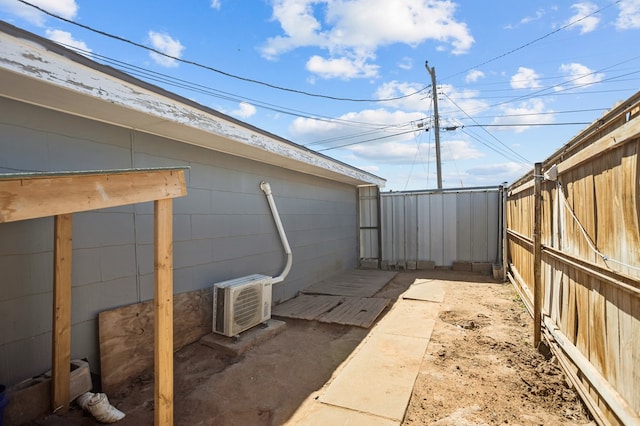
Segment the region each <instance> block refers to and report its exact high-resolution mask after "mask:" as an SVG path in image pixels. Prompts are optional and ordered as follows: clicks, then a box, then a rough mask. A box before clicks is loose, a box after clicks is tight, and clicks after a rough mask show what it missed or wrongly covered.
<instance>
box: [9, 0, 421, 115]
mask: <svg viewBox="0 0 640 426" xmlns="http://www.w3.org/2000/svg"><path fill="white" fill-rule="evenodd" d="M18 1H19V2H20V3H23V4H25V5H27V6H29V7H32V8H34V9H37V10H38V11H40V12H42V13H44V14H45V15H48V16H51V17H52V18H55V19H59V20H61V21H64V22H67V23H69V24H71V25H75V26H77V27H80V28H83V29H85V30H88V31H91V32H94V33H96V34H100V35H102V36H105V37H109V38H112V39H114V40H118V41H121V42H123V43H127V44H130V45H132V46H135V47H139V48H141V49H145V50H147V51H149V52H153V53H155V54H158V55H161V56H164V57H165V58H169V59H172V60H174V61H178V62H181V63H184V64H188V65H193V66H195V67H198V68H203V69H206V70H208V71H213V72H215V73H218V74H221V75H224V76H225V77H230V78H234V79H236V80H240V81H244V82H247V83H253V84H258V85H261V86H266V87H269V88H271V89H276V90H281V91H284V92H290V93H296V94H299V95H305V96H311V97H315V98H323V99H330V100H334V101H347V102H391V101H397V100H400V99H406V98H409V97H411V96H415V95H417V94H420V93H422V92H424V91H425V90H426V89H427V88H428V86H425V87H423V88H422V89H420V90H418V91H416V92H413V93H409V94H408V95H402V96H397V97H394V98H384V99H356V98H343V97H339V96H330V95H322V94H320V93H312V92H307V91H304V90H298V89H291V88H288V87H283V86H278V85H275V84H271V83H267V82H264V81H261V80H256V79H253V78H248V77H242V76H239V75H236V74H232V73H229V72H226V71H222V70H219V69H217V68H214V67H212V66H209V65H204V64H201V63H199V62H195V61H191V60H187V59H182V58H178V57H177V56H172V55H169V54H167V53H164V52H162V51H160V50H158V49H154V48H153V47H149V46H145V45H144V44H141V43H138V42H135V41H132V40H129V39H127V38H124V37H121V36H118V35H115V34H111V33H108V32H106V31H102V30H98V29H96V28H93V27H91V26H89V25H85V24H81V23H79V22H76V21H73V20H71V19H67V18H64V17H62V16H59V15H56V14H55V13H52V12H49V11H47V10H45V9H43V8H41V7H39V6H36V5H34V4H32V3H29V2H27V1H25V0H18Z"/></svg>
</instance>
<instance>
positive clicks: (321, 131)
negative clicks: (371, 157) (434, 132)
mask: <svg viewBox="0 0 640 426" xmlns="http://www.w3.org/2000/svg"><path fill="white" fill-rule="evenodd" d="M423 118H424V114H423V113H420V112H403V111H388V110H386V109H383V108H380V109H375V110H363V111H358V112H350V113H347V114H343V115H342V116H340V117H338V118H336V119H335V120H332V121H321V120H315V119H313V118H301V117H299V118H296V119H295V120H294V121H293V122H292V123H291V125H290V126H289V132H290V133H291V135H293V137H294V140H295V141H296V142H299V143H303V144H307V143H313V144H314V146H313V148H314V149H316V148H317V147H318V146H319V145H320V144H319V143H318V142H320V141H325V140H328V139H333V140H336V139H337V138H339V139H337V140H336V141H335V142H334V143H330V144H326V145H325V146H327V147H328V146H336V145H344V144H350V143H354V142H361V141H369V140H371V139H378V140H382V141H385V140H386V141H388V140H406V139H408V138H412V137H413V136H412V134H411V133H408V134H401V135H397V134H399V133H403V132H406V131H409V130H411V129H412V127H411V126H412V122H416V121H421V120H422V119H423ZM353 123H358V127H356V128H355V129H354V126H353ZM367 123H370V124H367ZM380 123H385V124H384V125H381V124H380ZM394 135H397V136H394ZM354 136H355V137H354ZM380 138H382V139H380ZM367 143H368V142H367Z"/></svg>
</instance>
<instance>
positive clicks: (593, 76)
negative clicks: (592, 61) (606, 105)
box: [560, 63, 604, 88]
mask: <svg viewBox="0 0 640 426" xmlns="http://www.w3.org/2000/svg"><path fill="white" fill-rule="evenodd" d="M560 72H561V73H563V74H564V75H565V81H566V82H567V85H568V86H572V87H580V88H584V87H588V86H591V85H592V84H596V83H599V82H600V81H602V79H603V78H604V74H603V73H598V72H594V71H593V70H591V69H590V68H589V67H587V66H585V65H582V64H577V63H571V64H562V65H560Z"/></svg>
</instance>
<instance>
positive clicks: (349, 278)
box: [303, 269, 397, 297]
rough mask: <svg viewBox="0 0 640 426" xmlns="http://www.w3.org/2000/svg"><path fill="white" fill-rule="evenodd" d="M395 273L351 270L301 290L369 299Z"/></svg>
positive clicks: (308, 292) (307, 292)
mask: <svg viewBox="0 0 640 426" xmlns="http://www.w3.org/2000/svg"><path fill="white" fill-rule="evenodd" d="M396 275H397V272H391V271H378V270H364V269H358V270H352V271H346V272H344V273H341V274H339V275H336V276H334V277H331V278H328V279H326V280H323V281H320V282H318V283H315V284H313V285H311V286H309V287H307V288H306V289H304V290H303V293H305V294H328V295H334V296H352V297H371V296H373V295H374V294H376V293H377V292H378V291H379V290H380V289H381V288H382V287H384V286H385V285H386V284H387V283H388V282H389V281H391V280H392V279H393V278H394V277H395V276H396Z"/></svg>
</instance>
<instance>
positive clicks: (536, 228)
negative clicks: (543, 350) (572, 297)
mask: <svg viewBox="0 0 640 426" xmlns="http://www.w3.org/2000/svg"><path fill="white" fill-rule="evenodd" d="M533 179H534V186H533V211H534V219H533V346H534V347H536V348H537V347H538V346H539V345H540V340H541V334H542V330H541V324H542V235H541V223H542V218H541V216H542V215H541V210H542V209H541V204H542V202H541V201H542V200H541V198H542V190H541V182H542V163H536V164H535V168H534V171H533Z"/></svg>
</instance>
